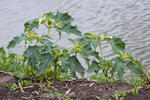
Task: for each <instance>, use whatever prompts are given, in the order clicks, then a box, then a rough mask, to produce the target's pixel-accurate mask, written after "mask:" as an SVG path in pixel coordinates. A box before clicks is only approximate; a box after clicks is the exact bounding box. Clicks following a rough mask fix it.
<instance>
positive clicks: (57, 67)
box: [0, 11, 143, 81]
mask: <svg viewBox="0 0 150 100" xmlns="http://www.w3.org/2000/svg"><path fill="white" fill-rule="evenodd" d="M72 22H73V18H72V17H71V16H70V15H69V14H68V13H61V12H59V11H57V13H56V14H54V13H52V12H49V13H45V14H43V16H42V18H36V19H33V20H29V21H27V22H26V23H25V24H24V33H23V34H22V35H21V36H16V37H14V38H13V40H11V41H10V42H9V44H8V46H7V48H8V49H10V48H13V47H15V45H17V44H19V43H20V42H21V41H24V42H25V48H26V49H25V51H24V53H23V56H18V55H16V54H8V56H9V57H8V56H7V55H6V54H5V51H4V49H3V48H0V54H1V56H2V57H1V58H0V59H2V60H1V62H0V63H1V64H2V66H1V67H0V68H1V69H2V70H6V71H10V72H13V73H14V74H15V75H16V76H17V77H19V78H25V77H29V76H32V77H34V78H39V79H45V78H46V79H54V80H56V79H62V80H63V79H66V78H67V77H65V76H67V74H71V75H70V76H73V77H77V76H76V73H77V72H78V73H80V74H81V76H83V75H84V72H85V69H84V67H83V66H82V65H81V63H80V61H79V59H78V57H77V55H81V57H82V58H83V59H84V60H85V62H86V63H87V65H88V70H87V72H95V74H96V76H97V74H98V73H99V72H100V71H101V72H102V73H103V74H102V75H101V76H100V77H99V79H98V80H101V79H102V80H101V81H110V79H118V78H119V79H122V77H123V74H124V69H125V68H128V69H129V70H131V71H132V72H134V73H135V74H137V75H138V76H142V74H143V71H142V65H141V63H140V62H139V61H137V60H135V59H134V58H133V57H132V56H130V55H129V54H127V53H126V52H125V43H124V42H123V41H122V39H121V38H118V37H115V36H108V35H107V34H106V33H104V34H103V35H102V36H101V35H97V34H92V33H85V34H84V36H81V32H80V31H79V30H78V29H77V27H76V26H73V25H72ZM41 26H44V27H46V28H47V33H42V34H39V33H38V31H39V30H38V29H40V27H41ZM52 29H55V30H56V32H57V33H58V35H59V37H60V38H61V36H62V33H66V34H75V35H78V36H80V38H78V39H75V40H71V39H70V41H71V42H72V43H73V44H74V47H73V48H71V49H65V48H61V47H59V46H58V45H57V44H56V43H54V42H53V41H52V37H51V34H52V33H50V32H51V30H52ZM103 41H106V42H108V43H109V44H110V45H111V47H112V51H113V52H114V54H116V55H117V57H115V58H112V59H109V60H106V59H105V58H104V55H103V51H102V42H103ZM97 49H99V50H97ZM91 56H92V57H93V59H90V57H91ZM20 58H22V60H20ZM8 59H10V60H8ZM18 59H19V60H18ZM10 62H13V63H10ZM8 66H11V67H9V68H8ZM12 66H15V67H12ZM17 71H18V72H17ZM62 77H63V78H62ZM68 78H69V77H68ZM103 79H104V80H103Z"/></svg>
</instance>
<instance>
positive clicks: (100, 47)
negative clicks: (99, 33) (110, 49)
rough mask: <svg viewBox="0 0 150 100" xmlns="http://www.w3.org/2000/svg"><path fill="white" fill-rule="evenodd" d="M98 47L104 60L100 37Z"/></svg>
mask: <svg viewBox="0 0 150 100" xmlns="http://www.w3.org/2000/svg"><path fill="white" fill-rule="evenodd" d="M99 49H100V53H101V57H102V58H103V60H104V56H103V51H102V41H101V39H100V40H99Z"/></svg>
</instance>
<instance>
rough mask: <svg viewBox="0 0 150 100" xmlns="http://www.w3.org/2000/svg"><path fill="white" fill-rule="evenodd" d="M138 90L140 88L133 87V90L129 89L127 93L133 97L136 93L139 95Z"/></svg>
mask: <svg viewBox="0 0 150 100" xmlns="http://www.w3.org/2000/svg"><path fill="white" fill-rule="evenodd" d="M140 88H142V86H134V88H133V89H131V90H130V91H128V93H131V94H133V95H136V96H137V95H138V93H139V89H140Z"/></svg>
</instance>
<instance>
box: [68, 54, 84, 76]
mask: <svg viewBox="0 0 150 100" xmlns="http://www.w3.org/2000/svg"><path fill="white" fill-rule="evenodd" d="M69 62H70V64H69V68H70V70H71V71H77V72H79V73H80V74H84V71H85V69H84V67H83V66H82V65H81V64H80V62H79V61H78V59H77V57H76V56H72V57H70V58H69Z"/></svg>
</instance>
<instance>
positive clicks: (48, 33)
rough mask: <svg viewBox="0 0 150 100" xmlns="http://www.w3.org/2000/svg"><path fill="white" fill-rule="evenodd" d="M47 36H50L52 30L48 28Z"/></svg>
mask: <svg viewBox="0 0 150 100" xmlns="http://www.w3.org/2000/svg"><path fill="white" fill-rule="evenodd" d="M47 35H48V36H49V35H50V28H49V27H48V31H47Z"/></svg>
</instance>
